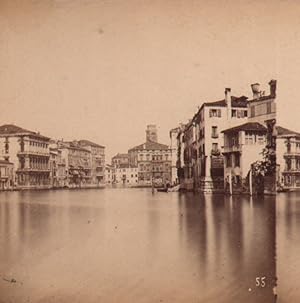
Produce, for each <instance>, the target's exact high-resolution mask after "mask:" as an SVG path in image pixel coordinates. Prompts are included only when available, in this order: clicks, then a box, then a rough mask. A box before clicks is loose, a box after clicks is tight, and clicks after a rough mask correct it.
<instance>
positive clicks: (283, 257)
mask: <svg viewBox="0 0 300 303" xmlns="http://www.w3.org/2000/svg"><path fill="white" fill-rule="evenodd" d="M276 219H277V255H278V257H277V269H278V270H277V271H278V295H279V297H278V298H279V300H278V301H279V302H283V303H285V302H287V303H288V302H299V299H300V287H299V277H300V259H299V256H300V245H299V243H300V233H299V230H300V193H296V192H295V193H282V194H279V195H278V196H277V216H276Z"/></svg>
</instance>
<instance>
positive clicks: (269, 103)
mask: <svg viewBox="0 0 300 303" xmlns="http://www.w3.org/2000/svg"><path fill="white" fill-rule="evenodd" d="M271 112H272V104H271V102H268V103H267V114H271Z"/></svg>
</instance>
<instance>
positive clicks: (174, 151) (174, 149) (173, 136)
mask: <svg viewBox="0 0 300 303" xmlns="http://www.w3.org/2000/svg"><path fill="white" fill-rule="evenodd" d="M179 132H180V127H176V128H173V129H171V130H170V132H169V135H170V141H171V145H170V149H171V182H172V184H173V185H174V184H178V183H179V181H178V175H177V158H178V142H177V137H178V134H179Z"/></svg>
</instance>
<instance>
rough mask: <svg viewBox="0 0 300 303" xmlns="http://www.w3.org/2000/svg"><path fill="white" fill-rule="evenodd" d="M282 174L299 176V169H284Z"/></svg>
mask: <svg viewBox="0 0 300 303" xmlns="http://www.w3.org/2000/svg"><path fill="white" fill-rule="evenodd" d="M282 173H283V174H300V168H292V169H285V170H284V171H283V172H282Z"/></svg>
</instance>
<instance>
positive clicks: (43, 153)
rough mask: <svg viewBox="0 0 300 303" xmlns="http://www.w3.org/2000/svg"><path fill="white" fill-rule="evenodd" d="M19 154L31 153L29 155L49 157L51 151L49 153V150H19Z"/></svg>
mask: <svg viewBox="0 0 300 303" xmlns="http://www.w3.org/2000/svg"><path fill="white" fill-rule="evenodd" d="M17 155H18V156H26V155H29V156H39V157H47V158H49V157H50V153H47V152H38V151H30V150H27V151H19V152H18V153H17Z"/></svg>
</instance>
